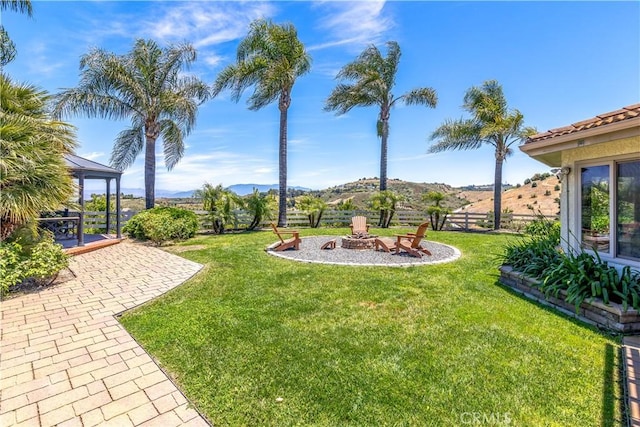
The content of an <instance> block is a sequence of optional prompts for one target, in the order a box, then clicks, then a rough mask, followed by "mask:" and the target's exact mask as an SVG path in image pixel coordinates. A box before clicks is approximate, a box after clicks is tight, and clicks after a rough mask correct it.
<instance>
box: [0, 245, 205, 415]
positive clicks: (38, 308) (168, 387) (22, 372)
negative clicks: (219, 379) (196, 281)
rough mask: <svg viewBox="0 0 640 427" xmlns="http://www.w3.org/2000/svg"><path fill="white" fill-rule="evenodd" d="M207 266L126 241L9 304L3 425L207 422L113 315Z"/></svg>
mask: <svg viewBox="0 0 640 427" xmlns="http://www.w3.org/2000/svg"><path fill="white" fill-rule="evenodd" d="M201 267H202V266H201V265H200V264H197V263H194V262H191V261H188V260H185V259H183V258H180V257H178V256H175V255H172V254H169V253H166V252H164V251H161V250H159V249H156V248H151V247H147V246H142V245H135V244H131V243H127V242H123V243H121V244H118V245H115V246H111V247H108V248H104V249H101V250H99V251H95V252H90V253H87V254H83V255H79V256H76V257H74V258H72V260H71V266H70V268H71V270H72V271H73V272H74V273H75V275H76V277H75V278H73V279H72V280H69V281H67V282H64V283H60V284H57V285H55V286H53V287H50V288H46V289H44V290H42V291H40V292H36V293H30V294H25V295H21V296H18V297H15V298H11V299H8V300H6V301H3V302H2V303H1V308H0V312H1V315H2V317H1V325H0V425H1V426H13V425H29V426H52V425H60V426H74V425H77V426H84V427H88V426H94V425H98V424H99V425H116V426H129V425H134V426H137V425H144V426H147V425H149V426H151V425H158V426H178V425H188V426H208V425H209V424H208V423H207V422H206V421H205V420H204V419H203V418H202V417H201V416H200V415H199V414H198V412H196V411H195V410H194V409H193V408H192V407H191V406H190V405H189V403H188V402H187V400H186V398H185V397H184V396H183V395H182V393H181V392H180V391H179V390H178V389H177V388H176V387H175V385H174V384H173V383H172V382H171V381H170V380H169V378H168V377H167V376H166V375H165V374H164V372H163V371H162V370H161V369H160V368H159V367H158V366H157V365H156V363H155V362H154V361H153V360H152V359H151V357H150V356H149V355H148V354H147V353H146V352H145V351H144V350H143V349H142V348H141V347H140V346H139V345H138V344H137V343H136V342H135V341H134V340H133V338H132V337H131V336H130V335H129V334H128V333H127V331H125V330H124V328H123V327H122V326H121V325H120V323H119V322H118V321H117V320H116V319H115V317H114V315H115V314H118V313H120V312H122V311H124V310H127V309H130V308H132V307H135V306H137V305H139V304H142V303H144V302H147V301H149V300H151V299H152V298H154V297H157V296H158V295H161V294H163V293H164V292H167V291H168V290H170V289H172V288H174V287H176V286H178V285H180V284H181V283H183V282H184V281H185V280H187V279H188V278H190V277H191V276H193V275H194V274H195V273H197V272H198V271H199V270H200V268H201Z"/></svg>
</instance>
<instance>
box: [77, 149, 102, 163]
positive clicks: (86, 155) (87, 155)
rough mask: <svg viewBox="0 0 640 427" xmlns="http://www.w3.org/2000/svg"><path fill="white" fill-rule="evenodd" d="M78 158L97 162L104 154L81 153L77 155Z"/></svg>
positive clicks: (99, 152)
mask: <svg viewBox="0 0 640 427" xmlns="http://www.w3.org/2000/svg"><path fill="white" fill-rule="evenodd" d="M79 156H80V157H84V158H85V159H89V160H94V161H95V160H97V159H99V158H101V157H103V156H104V153H103V152H102V151H92V152H90V153H81V154H79Z"/></svg>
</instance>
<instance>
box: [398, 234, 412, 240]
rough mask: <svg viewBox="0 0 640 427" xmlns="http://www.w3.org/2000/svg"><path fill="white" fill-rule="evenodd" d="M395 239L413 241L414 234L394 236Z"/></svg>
mask: <svg viewBox="0 0 640 427" xmlns="http://www.w3.org/2000/svg"><path fill="white" fill-rule="evenodd" d="M396 237H397V238H398V239H415V238H416V235H415V234H411V233H410V234H396Z"/></svg>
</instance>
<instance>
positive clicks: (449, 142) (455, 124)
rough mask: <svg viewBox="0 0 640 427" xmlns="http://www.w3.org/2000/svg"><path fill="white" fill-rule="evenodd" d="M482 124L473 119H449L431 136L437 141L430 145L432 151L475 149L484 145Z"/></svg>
mask: <svg viewBox="0 0 640 427" xmlns="http://www.w3.org/2000/svg"><path fill="white" fill-rule="evenodd" d="M479 129H480V126H479V125H478V123H476V122H474V121H472V120H464V119H460V120H447V121H445V123H444V124H442V125H441V126H440V127H438V128H437V129H436V130H435V131H433V133H432V134H431V136H430V139H431V140H437V142H436V143H435V144H434V145H432V146H431V147H429V152H430V153H438V152H441V151H447V150H475V149H477V148H480V146H481V145H482V139H480V137H479Z"/></svg>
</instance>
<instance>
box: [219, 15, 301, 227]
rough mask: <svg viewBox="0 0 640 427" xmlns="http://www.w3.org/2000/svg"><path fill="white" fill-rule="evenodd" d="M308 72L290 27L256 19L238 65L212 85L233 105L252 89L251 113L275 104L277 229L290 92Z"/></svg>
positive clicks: (283, 201) (283, 210)
mask: <svg viewBox="0 0 640 427" xmlns="http://www.w3.org/2000/svg"><path fill="white" fill-rule="evenodd" d="M310 69H311V57H310V56H309V54H308V53H307V52H306V50H305V48H304V45H303V44H302V42H300V40H299V39H298V34H297V31H296V28H295V27H294V26H293V25H292V24H284V25H276V24H273V23H272V22H271V21H267V20H264V19H258V20H256V21H253V22H252V23H251V25H250V27H249V33H248V34H247V36H246V38H245V39H244V40H242V41H241V42H240V44H239V45H238V52H237V62H236V63H235V64H232V65H229V66H227V67H226V68H225V69H224V70H222V71H221V72H220V74H219V75H218V78H217V79H216V81H215V84H214V90H213V93H214V96H216V95H218V94H219V93H220V92H221V91H223V90H225V89H231V93H232V98H233V99H234V100H235V101H236V102H238V101H239V100H240V97H241V96H242V93H243V92H244V90H245V89H246V88H248V87H250V86H254V92H253V95H251V97H249V99H248V101H247V102H248V104H249V109H250V110H259V109H261V108H262V107H264V106H266V105H268V104H270V103H272V102H273V101H275V100H276V99H277V100H278V109H279V110H280V142H279V148H278V153H279V155H278V158H279V159H278V163H279V180H278V185H279V189H278V196H279V200H278V227H285V226H286V225H287V113H288V110H289V106H290V105H291V91H292V89H293V85H294V83H295V82H296V79H297V78H298V77H300V76H302V75H304V74H306V73H308V72H309V70H310Z"/></svg>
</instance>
